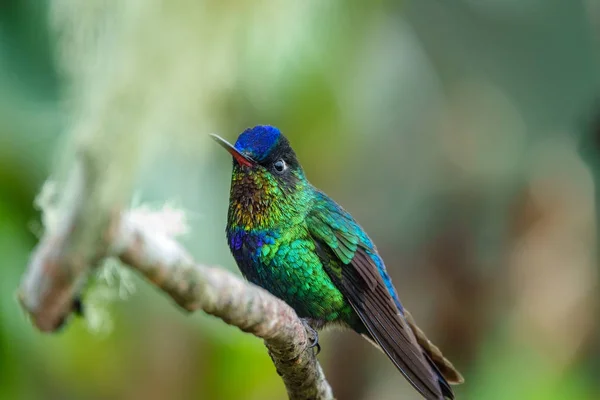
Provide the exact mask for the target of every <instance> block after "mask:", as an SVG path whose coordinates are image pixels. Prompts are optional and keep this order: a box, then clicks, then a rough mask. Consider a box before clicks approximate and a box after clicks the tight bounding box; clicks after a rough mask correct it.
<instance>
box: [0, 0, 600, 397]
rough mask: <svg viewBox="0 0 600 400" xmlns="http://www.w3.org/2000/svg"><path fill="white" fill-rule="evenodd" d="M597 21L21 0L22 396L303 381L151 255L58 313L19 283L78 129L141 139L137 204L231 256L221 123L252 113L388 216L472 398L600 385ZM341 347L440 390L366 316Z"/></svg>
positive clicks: (6, 331) (331, 366)
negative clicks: (160, 270)
mask: <svg viewBox="0 0 600 400" xmlns="http://www.w3.org/2000/svg"><path fill="white" fill-rule="evenodd" d="M599 39H600V3H598V2H597V1H595V0H587V1H575V0H572V1H557V0H556V1H553V0H545V1H541V0H537V1H536V0H528V1H522V0H521V1H506V0H487V1H474V0H453V1H438V0H413V1H403V2H395V1H370V2H367V1H348V0H344V1H342V0H330V1H317V0H307V1H287V2H286V1H267V0H264V1H218V0H206V1H199V0H198V1H197V0H168V1H167V0H162V1H161V0H147V1H142V0H127V1H124V0H121V1H117V0H87V1H83V2H82V1H75V0H56V1H46V0H20V1H18V0H2V1H0V254H1V260H2V261H1V264H2V267H1V268H0V398H2V399H36V400H37V399H57V400H58V399H60V400H71V399H73V400H75V399H77V400H79V399H140V400H142V399H144V400H146V399H148V400H153V399H156V400H159V399H175V400H177V399H279V398H284V397H285V391H284V388H283V385H282V383H281V382H280V379H279V377H278V376H277V374H276V372H275V370H274V367H273V366H272V364H271V362H270V360H269V358H268V356H267V353H266V351H265V349H264V347H263V345H262V343H261V341H260V340H258V339H256V338H254V337H251V336H249V335H245V334H243V333H241V332H240V331H238V330H237V329H236V328H232V327H229V326H227V325H225V324H224V323H223V322H221V321H220V320H217V319H215V318H212V317H209V316H206V315H204V314H201V313H198V314H195V315H192V316H188V315H185V314H184V313H182V312H180V311H179V310H178V309H177V308H176V307H174V306H173V304H172V303H171V302H170V301H169V300H168V299H167V298H166V297H165V296H164V295H162V294H161V293H159V292H157V291H156V290H154V289H152V288H151V287H150V286H149V285H148V284H146V283H145V282H144V281H143V280H141V279H139V278H138V277H136V276H133V277H129V278H127V279H128V282H127V283H128V284H131V283H132V282H133V284H134V285H135V288H136V290H135V292H133V293H131V294H129V295H128V296H126V297H127V300H122V299H121V297H125V296H120V294H119V291H121V292H123V291H126V292H131V290H123V289H124V288H123V287H122V286H123V283H121V284H119V283H118V280H117V282H116V283H115V282H113V284H112V287H109V288H107V287H105V286H106V285H104V286H102V284H103V281H101V280H99V283H98V287H97V288H94V287H93V286H92V287H91V288H90V289H89V291H88V293H86V296H87V297H88V300H89V301H90V304H92V306H93V305H94V304H96V305H97V307H96V308H97V310H96V313H95V314H94V313H92V314H93V315H92V317H93V316H94V315H95V316H96V317H95V318H96V320H93V321H92V320H90V319H91V318H92V317H90V319H88V320H87V321H86V320H82V319H74V320H73V321H71V323H70V324H69V326H68V327H67V329H65V330H64V331H63V332H61V333H59V334H56V335H42V334H39V333H37V332H35V330H34V328H33V327H32V326H31V325H30V323H29V322H28V321H27V318H26V317H25V316H24V314H23V312H22V311H21V310H20V309H19V307H18V304H17V302H16V300H15V291H16V289H17V287H18V285H19V280H20V277H21V275H22V273H23V272H24V269H25V266H26V263H27V258H28V254H29V253H30V252H31V250H32V248H33V247H34V245H35V243H36V241H37V238H38V237H39V234H40V232H41V229H42V227H41V223H40V214H39V210H37V209H36V208H35V207H34V198H35V196H36V194H37V193H38V192H39V190H40V188H41V186H42V184H43V182H44V180H45V179H46V177H47V176H49V175H55V174H56V171H59V170H60V168H61V165H63V164H65V162H64V160H65V159H68V158H69V157H70V152H69V148H70V147H69V145H68V143H69V141H70V140H71V138H72V137H73V136H76V135H78V134H80V132H81V131H95V132H97V134H100V135H101V134H103V133H106V137H107V138H109V139H107V140H110V142H109V143H108V145H109V146H112V147H115V148H119V149H120V151H121V153H123V152H125V153H127V152H131V153H132V154H136V155H139V157H138V158H139V160H138V161H139V163H138V164H139V168H137V169H135V170H134V172H135V182H136V184H135V201H136V202H138V204H139V203H148V204H152V205H155V206H159V205H161V204H163V203H165V202H169V204H171V205H173V206H175V207H181V208H183V209H185V210H187V213H188V216H189V218H190V224H191V228H192V229H191V232H190V233H189V234H188V235H187V236H186V237H185V238H184V239H183V242H184V243H185V245H186V246H187V247H188V248H189V249H190V251H191V252H192V253H193V254H194V256H195V257H196V258H197V259H198V260H199V261H201V262H205V263H207V264H216V265H221V266H222V267H223V268H227V269H230V270H232V271H235V270H236V267H235V265H234V261H233V259H232V258H231V257H230V255H229V253H228V249H227V247H226V242H225V239H224V225H225V217H226V209H227V200H228V193H229V192H228V189H229V174H230V167H231V160H230V159H229V157H228V156H227V155H226V154H225V153H224V152H223V151H222V150H221V149H220V148H219V147H218V146H216V145H215V144H214V143H213V142H212V141H210V140H209V139H208V137H207V134H208V133H210V132H217V133H219V134H221V135H222V136H224V137H226V138H228V139H229V140H231V141H233V140H235V137H236V135H237V134H238V133H239V132H240V131H242V130H243V129H245V128H246V127H249V126H253V125H256V124H273V125H277V126H278V127H280V128H281V129H282V131H283V132H284V133H285V134H286V135H287V136H288V137H289V138H290V140H291V142H292V144H293V145H294V147H295V148H296V151H297V153H298V155H299V157H300V160H301V161H302V163H303V166H304V168H305V170H306V173H307V175H308V177H309V179H310V180H311V181H312V182H313V183H314V184H315V185H316V186H318V187H319V188H321V189H323V190H325V191H326V192H327V193H329V194H330V195H331V196H332V197H334V198H335V199H336V200H337V201H338V202H340V203H341V204H342V205H343V206H344V207H345V208H346V209H348V210H349V211H350V212H351V213H352V214H353V215H354V216H355V217H356V218H357V219H358V220H359V221H360V222H361V224H362V225H363V226H364V227H365V228H366V229H367V231H368V232H369V233H370V235H371V236H372V238H373V239H374V241H375V242H376V243H377V244H378V247H379V250H380V252H381V253H382V255H383V257H384V259H385V260H386V263H387V266H388V269H389V271H390V274H391V275H392V277H393V280H394V282H395V284H396V286H397V288H398V291H399V293H400V295H401V298H402V300H403V303H404V304H405V306H406V307H407V308H409V309H410V310H411V311H412V314H413V315H414V316H415V318H416V319H417V321H418V322H419V324H420V325H421V326H422V328H423V329H424V330H425V331H426V332H427V333H428V335H429V336H430V338H431V339H432V340H433V341H434V342H435V343H436V344H438V345H439V346H440V347H441V348H442V349H443V350H444V352H445V354H447V356H448V357H449V358H451V359H452V360H453V361H454V362H455V364H456V365H457V366H458V367H459V368H460V369H461V371H462V372H463V374H464V376H465V378H466V383H465V384H464V385H462V386H460V387H457V388H456V392H457V395H458V398H459V399H486V400H489V399H492V400H494V399H498V400H500V399H511V400H514V399H527V400H534V399H544V400H563V399H582V400H584V399H598V398H600V330H599V325H598V322H599V319H598V317H599V315H600V314H599V310H598V300H599V299H598V260H597V254H596V253H597V251H596V248H597V245H598V240H597V235H596V229H597V222H598V216H597V211H596V206H597V193H596V192H597V184H598V180H599V178H600V152H599V151H600V101H598V100H599V99H600V91H599V89H600V74H599V71H600V69H599V63H598V61H599V58H598V55H599V52H598V49H599V45H600V42H599ZM125 137H129V138H131V140H125V139H119V138H125ZM126 146H131V148H129V147H126ZM136 157H137V156H136ZM115 162H116V161H115ZM138 164H136V165H138ZM126 173H131V171H129V170H128V172H126ZM109 280H110V279H109ZM104 281H105V280H104ZM125 289H127V288H125ZM121 294H122V293H121ZM98 318H100V319H98ZM99 321H100V322H99ZM322 345H323V352H322V353H321V355H320V356H319V358H320V360H321V361H322V363H323V365H324V368H325V371H326V374H327V376H328V377H329V379H330V382H331V383H332V385H333V387H334V391H335V393H336V394H337V397H338V398H339V399H340V400H362V399H378V400H381V399H418V396H417V395H416V393H414V392H413V391H412V389H411V388H410V387H409V385H408V384H407V383H406V382H405V381H404V379H403V378H402V377H401V376H400V374H399V373H398V372H397V371H396V370H395V369H394V367H393V366H392V364H391V363H390V362H388V361H387V359H386V358H385V357H384V356H383V355H382V354H381V353H380V352H378V351H376V350H374V349H373V348H372V347H370V345H369V344H368V343H366V342H365V341H363V340H361V339H360V338H359V337H357V336H356V335H354V334H352V333H349V332H331V333H325V334H323V335H322Z"/></svg>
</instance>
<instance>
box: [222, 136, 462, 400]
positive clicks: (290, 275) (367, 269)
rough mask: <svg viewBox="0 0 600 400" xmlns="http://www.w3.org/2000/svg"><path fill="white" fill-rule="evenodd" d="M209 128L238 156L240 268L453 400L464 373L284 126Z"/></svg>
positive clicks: (433, 395)
mask: <svg viewBox="0 0 600 400" xmlns="http://www.w3.org/2000/svg"><path fill="white" fill-rule="evenodd" d="M211 136H212V137H213V139H214V140H216V141H217V142H218V143H219V144H220V145H221V146H222V147H224V148H225V149H226V150H227V151H228V152H229V153H230V154H231V156H232V157H233V171H232V177H231V189H230V199H229V209H228V212H227V227H226V236H227V243H228V245H229V248H230V250H231V253H232V255H233V257H234V259H235V261H236V263H237V265H238V267H239V269H240V271H241V273H242V275H243V276H244V277H245V278H246V279H247V280H249V281H250V282H252V283H254V284H256V285H258V286H260V287H262V288H263V289H266V290H267V291H269V292H270V293H271V294H273V295H274V296H276V297H278V298H280V299H282V300H283V301H285V302H286V303H287V304H289V305H290V306H291V307H292V308H293V309H294V310H295V311H296V313H297V315H298V316H299V317H300V318H301V319H302V320H303V321H304V322H305V323H307V324H308V325H309V327H310V328H311V329H312V330H315V329H317V330H318V329H322V328H325V327H328V326H341V327H345V328H350V329H352V330H354V331H355V332H357V333H358V334H360V335H362V336H364V337H365V338H366V339H368V340H369V341H370V342H371V343H372V344H374V345H375V346H376V347H378V348H380V349H381V350H382V351H383V352H384V353H385V354H386V355H387V357H388V358H389V359H390V360H391V361H392V363H394V365H395V366H396V368H397V369H398V370H399V371H400V372H401V373H402V375H403V376H404V377H405V378H406V379H407V380H408V382H409V383H410V384H411V385H412V386H413V387H414V388H415V389H416V390H417V391H418V392H419V393H420V394H421V395H422V396H423V397H424V398H425V399H427V400H443V399H445V398H447V399H454V394H453V392H452V389H451V387H450V384H460V383H462V382H463V381H464V380H463V378H462V376H461V374H460V373H459V372H458V371H457V370H456V368H454V366H453V365H452V363H451V362H450V361H448V360H447V359H446V358H444V356H443V355H442V352H441V351H440V350H439V349H438V348H437V347H436V346H435V345H434V344H433V343H431V341H429V339H427V337H426V336H425V334H424V333H423V331H422V330H421V329H419V328H418V327H417V325H416V324H415V322H414V320H413V318H412V316H411V315H410V313H409V312H408V311H407V310H406V309H405V308H404V307H403V306H402V304H401V303H400V300H399V298H398V295H397V293H396V289H395V288H394V285H393V284H392V281H391V279H390V277H389V275H388V273H387V271H386V268H385V265H384V262H383V260H382V258H381V256H380V255H379V253H378V252H377V248H376V247H375V245H374V244H373V242H372V241H371V239H370V238H369V236H368V235H367V233H366V232H365V231H364V229H363V228H362V227H361V226H360V225H359V224H358V223H357V222H356V221H355V219H354V218H353V217H352V216H351V215H350V214H349V213H348V212H347V211H346V210H344V209H343V208H342V207H341V206H340V205H339V204H338V203H336V202H335V201H333V200H332V199H331V198H330V197H328V196H327V195H326V194H325V193H323V192H322V191H320V190H319V189H317V188H315V187H314V186H313V185H311V183H310V182H309V181H308V179H307V178H306V176H305V174H304V171H303V169H302V167H301V165H300V163H299V162H298V158H297V157H296V153H295V152H294V150H293V149H292V147H291V145H290V142H289V141H288V139H287V138H286V137H285V136H284V135H283V134H282V133H281V132H280V130H279V129H277V128H275V127H273V126H269V125H258V126H255V127H253V128H248V129H246V130H245V131H243V132H242V133H241V134H240V135H239V137H238V138H237V141H236V142H235V144H234V145H232V144H230V143H229V142H227V141H226V140H225V139H223V138H221V137H219V136H217V135H211ZM315 344H318V335H316V331H315Z"/></svg>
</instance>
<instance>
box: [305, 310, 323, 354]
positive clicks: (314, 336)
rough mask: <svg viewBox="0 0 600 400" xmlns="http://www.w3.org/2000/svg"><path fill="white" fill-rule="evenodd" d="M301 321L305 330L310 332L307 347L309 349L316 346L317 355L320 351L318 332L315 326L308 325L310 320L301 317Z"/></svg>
mask: <svg viewBox="0 0 600 400" xmlns="http://www.w3.org/2000/svg"><path fill="white" fill-rule="evenodd" d="M302 323H303V324H304V328H306V331H307V332H309V333H310V338H309V339H310V343H308V346H307V347H308V348H309V349H313V348H315V347H316V348H317V352H316V353H315V356H318V355H319V353H320V352H321V345H320V344H319V333H318V332H317V330H316V329H315V328H313V327H312V326H310V322H309V321H308V320H307V319H304V318H302Z"/></svg>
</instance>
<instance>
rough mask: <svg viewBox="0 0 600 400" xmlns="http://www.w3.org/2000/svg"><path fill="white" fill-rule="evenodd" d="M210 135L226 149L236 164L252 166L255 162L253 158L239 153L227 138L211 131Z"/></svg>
mask: <svg viewBox="0 0 600 400" xmlns="http://www.w3.org/2000/svg"><path fill="white" fill-rule="evenodd" d="M210 136H211V137H212V138H213V139H214V140H215V142H217V143H219V144H220V145H221V146H222V147H223V148H224V149H225V150H227V151H228V152H229V154H231V155H232V156H233V159H234V160H235V161H236V162H237V163H238V164H240V165H244V166H246V167H252V166H254V164H256V162H255V161H254V160H253V159H251V158H250V157H248V156H245V155H243V154H242V153H240V152H239V151H238V149H236V148H235V147H233V145H232V144H231V143H229V142H228V141H227V140H225V139H223V138H222V137H220V136H217V135H215V134H212V133H211V134H210Z"/></svg>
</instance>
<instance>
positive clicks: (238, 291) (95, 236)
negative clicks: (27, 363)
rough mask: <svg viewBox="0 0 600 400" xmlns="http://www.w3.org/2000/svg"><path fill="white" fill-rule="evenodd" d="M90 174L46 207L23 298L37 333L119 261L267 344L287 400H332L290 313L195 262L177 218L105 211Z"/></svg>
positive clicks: (73, 180)
mask: <svg viewBox="0 0 600 400" xmlns="http://www.w3.org/2000/svg"><path fill="white" fill-rule="evenodd" d="M85 168H86V163H77V164H76V165H75V166H74V171H72V173H71V175H70V177H69V181H68V184H67V185H66V187H65V191H64V192H63V193H61V196H60V197H61V200H60V202H59V204H55V205H50V204H45V205H43V208H44V209H43V210H42V211H43V213H44V214H46V215H50V214H52V215H54V217H53V221H52V222H49V221H48V220H49V218H45V221H44V222H45V225H46V227H45V228H46V231H45V233H44V235H43V237H42V238H41V240H40V242H39V243H38V245H37V246H36V248H35V249H34V251H33V253H32V255H31V257H30V261H29V264H28V266H27V269H26V271H25V274H24V276H23V279H22V283H21V287H20V289H19V292H18V298H19V301H20V303H21V305H22V307H23V308H24V309H25V310H26V311H27V313H28V314H29V316H30V318H31V320H32V322H33V324H34V325H35V326H36V327H37V328H38V329H39V330H40V331H42V332H54V331H56V330H58V329H59V328H60V327H61V326H62V325H63V324H64V323H65V321H66V320H67V318H68V317H69V315H70V314H71V313H72V311H73V304H74V303H73V302H74V299H75V297H76V296H77V295H78V294H79V292H80V291H81V288H82V286H83V285H84V284H85V281H86V278H87V277H88V276H89V274H90V273H91V272H92V271H93V270H94V269H95V268H97V267H98V266H99V265H100V264H101V263H102V262H103V261H104V260H105V259H107V258H109V257H115V258H118V259H119V260H120V261H121V262H122V264H124V265H125V266H126V267H128V268H130V269H133V270H135V271H137V272H138V273H139V274H141V275H142V276H144V277H145V278H146V279H147V280H148V281H149V282H151V283H152V284H153V285H154V286H156V287H157V288H158V289H160V290H161V291H163V292H164V293H166V294H167V295H168V296H169V297H171V299H172V300H174V302H175V303H176V304H177V305H179V306H180V307H181V308H183V309H184V310H187V311H188V312H194V311H197V310H202V311H204V312H206V313H207V314H211V315H214V316H216V317H218V318H220V319H222V320H223V321H225V322H226V323H227V324H230V325H233V326H236V327H238V328H239V329H241V330H242V331H244V332H247V333H250V334H252V335H254V336H256V337H258V338H261V339H263V340H264V342H265V345H266V347H267V349H268V352H269V355H270V357H271V359H272V360H273V364H274V365H275V368H276V369H277V372H278V374H279V375H280V376H281V378H282V379H283V382H284V384H285V386H286V390H287V392H288V396H289V398H290V399H293V400H296V399H298V400H300V399H316V400H328V399H333V394H332V391H331V387H330V386H329V384H328V382H327V380H326V378H325V375H324V374H323V370H322V369H321V366H320V365H319V363H318V361H317V360H316V357H315V354H314V352H313V351H312V350H311V349H310V348H309V347H310V346H309V343H310V342H311V337H310V334H309V333H308V332H309V331H307V327H306V326H305V324H304V323H303V322H302V320H301V319H299V318H298V316H297V315H296V313H295V312H294V310H293V309H292V308H291V307H290V306H288V305H287V304H286V303H285V302H283V301H281V300H280V299H278V298H276V297H274V296H273V295H271V294H270V293H268V292H267V291H265V290H263V289H262V288H260V287H258V286H255V285H253V284H251V283H249V282H246V281H244V280H242V279H241V278H239V277H238V276H236V275H234V274H232V273H230V272H228V271H226V270H224V269H222V268H217V267H207V266H204V265H201V264H199V263H197V262H196V261H194V259H193V258H192V256H191V255H190V254H189V253H188V252H187V251H186V250H185V249H184V247H183V246H182V245H181V244H179V243H178V242H177V240H176V238H175V236H176V234H177V230H178V229H179V228H178V227H177V226H175V227H173V226H174V225H177V223H175V224H174V222H173V218H172V216H171V217H169V215H168V214H164V213H163V214H161V212H160V211H156V212H149V211H148V210H143V209H131V210H122V209H121V208H120V207H115V206H114V205H112V204H111V205H110V206H106V205H105V204H102V202H101V201H99V200H98V199H97V198H96V196H97V195H98V194H99V191H98V190H97V189H98V185H99V182H94V181H95V180H96V179H92V177H93V175H92V174H90V171H86V170H85ZM48 225H52V226H48Z"/></svg>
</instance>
